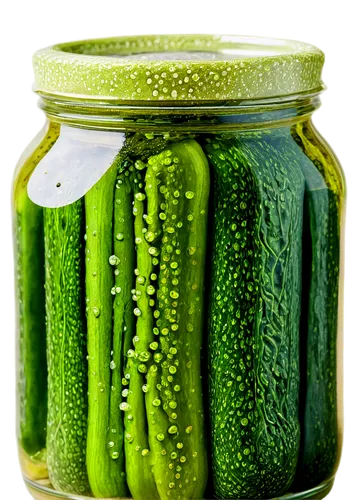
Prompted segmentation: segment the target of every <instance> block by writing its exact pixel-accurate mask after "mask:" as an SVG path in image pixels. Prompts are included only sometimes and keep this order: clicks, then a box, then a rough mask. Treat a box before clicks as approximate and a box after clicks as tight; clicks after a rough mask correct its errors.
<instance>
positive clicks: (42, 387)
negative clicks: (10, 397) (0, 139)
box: [14, 126, 58, 461]
mask: <svg viewBox="0 0 358 500" xmlns="http://www.w3.org/2000/svg"><path fill="white" fill-rule="evenodd" d="M57 138H58V127H57V126H51V127H49V128H48V130H46V134H45V137H44V138H43V139H42V141H41V143H40V145H39V147H38V148H37V149H36V151H35V153H33V154H32V155H30V157H29V158H28V159H27V160H26V161H25V163H24V164H21V167H22V168H21V172H20V173H19V175H18V177H17V178H16V181H15V188H14V243H15V245H14V248H15V266H16V295H17V307H18V311H17V325H18V326H17V328H18V335H19V347H18V364H17V366H18V387H17V397H18V408H19V416H18V437H19V443H20V446H21V447H22V449H23V450H24V451H25V453H26V454H27V455H28V456H30V457H34V458H36V459H37V458H38V457H39V456H40V453H41V450H42V449H44V448H45V446H46V419H47V363H46V323H45V289H44V284H45V263H44V238H43V209H42V208H41V207H39V206H37V205H35V204H34V203H33V202H32V201H31V200H30V199H29V197H28V195H27V184H28V180H29V178H30V176H31V174H32V172H33V170H34V169H35V167H36V166H37V164H38V163H39V162H40V161H41V160H42V158H43V157H44V156H45V155H46V154H47V153H48V151H49V150H50V149H51V147H52V146H53V144H54V143H55V142H56V140H57ZM35 455H38V457H37V456H36V457H35ZM41 455H43V454H41ZM40 461H41V460H40Z"/></svg>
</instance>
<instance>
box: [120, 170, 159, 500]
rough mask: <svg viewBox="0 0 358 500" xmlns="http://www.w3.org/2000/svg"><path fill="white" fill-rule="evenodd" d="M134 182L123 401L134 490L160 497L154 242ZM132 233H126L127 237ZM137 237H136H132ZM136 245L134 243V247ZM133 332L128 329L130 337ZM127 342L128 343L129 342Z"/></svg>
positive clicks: (138, 495)
mask: <svg viewBox="0 0 358 500" xmlns="http://www.w3.org/2000/svg"><path fill="white" fill-rule="evenodd" d="M131 179H132V183H133V200H134V202H133V215H134V237H135V248H136V267H135V269H133V268H132V272H133V271H134V272H133V276H135V278H136V279H135V288H134V289H133V290H132V292H133V295H132V299H133V300H132V314H133V317H135V318H136V330H135V336H133V335H132V336H131V339H130V344H131V345H130V348H129V349H128V351H127V353H126V355H127V363H126V368H125V380H127V381H128V382H129V383H128V385H126V386H125V389H124V391H125V393H124V394H126V397H127V399H126V401H125V402H123V404H122V409H123V411H124V414H125V417H124V422H125V453H126V472H127V481H128V486H129V489H130V492H131V494H132V496H133V498H135V499H136V500H137V499H138V500H146V499H147V498H151V499H154V500H155V499H159V495H158V492H157V486H156V484H155V481H154V476H153V473H152V466H153V462H152V454H151V453H150V450H149V444H148V430H147V429H148V426H147V418H146V410H145V392H144V391H145V385H146V373H147V370H148V362H149V361H150V352H149V344H150V343H151V342H152V341H153V340H154V339H153V337H154V335H153V317H152V310H151V307H150V305H149V300H150V296H149V295H148V294H147V292H146V290H147V286H148V284H149V281H150V275H151V273H152V270H153V266H152V257H151V254H150V253H149V249H150V245H149V243H148V242H147V241H146V239H145V233H144V232H143V230H144V229H145V220H144V218H143V216H144V215H145V213H144V200H145V198H146V196H145V194H144V186H143V180H144V178H143V176H142V175H141V174H140V173H139V172H138V173H136V174H134V173H132V174H131ZM126 236H129V235H124V237H126ZM132 241H133V240H132ZM132 248H133V249H134V246H133V247H132ZM130 334H132V332H126V335H127V337H128V336H129V335H130ZM126 344H128V343H127V342H126Z"/></svg>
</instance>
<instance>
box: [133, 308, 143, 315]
mask: <svg viewBox="0 0 358 500" xmlns="http://www.w3.org/2000/svg"><path fill="white" fill-rule="evenodd" d="M133 312H134V315H135V316H140V315H141V314H142V311H141V310H140V309H139V308H138V307H136V308H135V309H134V311H133Z"/></svg>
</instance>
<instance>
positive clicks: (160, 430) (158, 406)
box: [146, 140, 210, 499]
mask: <svg viewBox="0 0 358 500" xmlns="http://www.w3.org/2000/svg"><path fill="white" fill-rule="evenodd" d="M151 173H152V175H150V174H151ZM153 174H155V176H156V178H157V193H153V187H154V186H153V180H152V178H153ZM209 179H210V176H209V169H208V162H207V159H206V157H205V155H204V153H203V151H202V149H201V147H200V146H199V144H198V143H197V142H195V141H193V140H189V141H183V142H180V143H176V144H173V145H171V146H170V148H169V149H167V150H165V151H163V152H162V153H160V154H159V155H158V156H155V157H151V158H150V159H149V161H148V173H147V178H146V186H147V193H148V206H149V207H151V206H153V207H154V205H155V204H156V205H158V206H159V208H160V210H161V211H160V213H159V217H158V218H157V217H154V214H152V213H151V218H150V220H149V225H148V233H149V234H150V238H153V237H155V235H157V237H158V236H159V234H161V233H162V236H161V238H160V240H157V241H156V245H157V247H159V245H160V248H158V249H159V250H160V255H158V258H156V257H154V258H153V264H154V265H157V266H158V269H159V272H158V277H157V280H158V284H156V283H155V282H154V284H152V285H151V286H152V287H156V288H157V300H156V309H155V311H154V317H155V327H154V333H155V335H156V340H155V341H154V343H153V344H151V346H150V347H151V349H152V350H153V351H154V355H153V360H154V363H153V364H152V365H151V366H150V368H149V373H148V376H147V388H146V391H147V392H146V407H147V418H148V429H149V444H150V452H151V453H152V454H153V455H154V456H153V464H154V465H153V474H154V477H155V481H156V485H157V488H158V492H159V496H160V498H161V499H168V498H182V499H192V498H202V497H203V494H204V490H205V486H206V481H207V454H206V443H205V434H204V432H205V430H204V415H203V395H202V383H201V366H200V353H201V346H202V327H203V309H202V308H203V288H204V274H205V272H204V269H205V252H206V225H207V210H208V196H209ZM154 188H155V187H154ZM149 196H158V200H156V201H155V203H152V205H150V204H149ZM149 212H151V211H150V210H149ZM159 220H160V221H162V229H161V230H159V228H158V221H159ZM158 253H159V252H158ZM153 254H154V250H153ZM154 255H155V254H154ZM152 292H153V290H152V289H151V293H152Z"/></svg>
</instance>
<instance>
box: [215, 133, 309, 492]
mask: <svg viewBox="0 0 358 500" xmlns="http://www.w3.org/2000/svg"><path fill="white" fill-rule="evenodd" d="M205 151H206V152H207V156H208V157H209V160H210V163H211V166H212V170H213V176H214V207H213V218H214V220H213V234H212V249H213V253H212V258H211V269H212V271H211V272H212V275H211V285H210V308H209V406H210V417H211V438H212V454H213V464H212V467H213V479H214V489H215V494H216V495H217V496H218V497H219V498H268V497H274V496H276V495H279V494H281V493H283V492H286V491H287V489H288V488H289V486H290V484H291V483H292V481H293V478H294V473H295V469H296V464H297V459H298V451H299V442H300V428H299V401H298V397H299V322H300V295H301V250H302V249H301V247H302V242H301V239H302V219H303V194H304V177H303V175H302V173H301V170H300V167H299V161H298V158H297V154H296V152H295V151H296V149H295V148H293V147H292V138H291V136H290V134H289V130H284V129H277V130H272V131H269V132H247V133H242V134H240V135H238V136H236V137H235V136H234V137H232V136H231V137H230V136H222V138H216V139H208V140H207V145H206V147H205Z"/></svg>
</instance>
